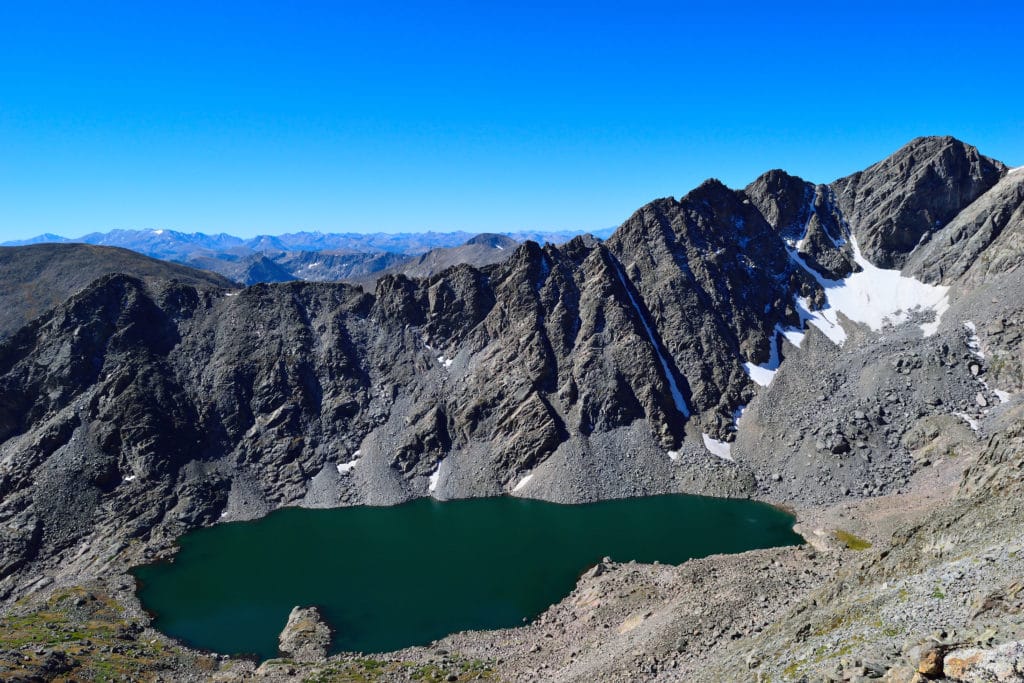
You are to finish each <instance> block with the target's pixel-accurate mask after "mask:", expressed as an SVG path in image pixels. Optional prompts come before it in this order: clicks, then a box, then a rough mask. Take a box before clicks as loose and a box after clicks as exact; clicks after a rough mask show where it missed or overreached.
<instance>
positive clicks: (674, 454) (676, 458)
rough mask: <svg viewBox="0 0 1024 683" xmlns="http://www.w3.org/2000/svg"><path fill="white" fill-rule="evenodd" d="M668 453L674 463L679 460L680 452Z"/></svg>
mask: <svg viewBox="0 0 1024 683" xmlns="http://www.w3.org/2000/svg"><path fill="white" fill-rule="evenodd" d="M667 453H668V459H669V460H671V461H672V462H675V461H676V460H678V459H679V451H667Z"/></svg>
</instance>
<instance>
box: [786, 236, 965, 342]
mask: <svg viewBox="0 0 1024 683" xmlns="http://www.w3.org/2000/svg"><path fill="white" fill-rule="evenodd" d="M850 246H851V247H852V248H853V259H854V261H856V263H857V265H859V266H860V267H861V271H860V272H859V273H851V274H850V276H849V277H847V278H846V279H845V280H830V279H828V278H826V277H823V276H822V275H821V274H820V273H818V272H817V271H816V270H814V269H813V268H811V267H810V266H808V265H807V263H806V262H805V261H804V260H803V258H802V257H801V256H800V255H799V253H797V251H796V250H792V251H790V253H791V254H792V256H793V259H794V260H795V261H796V262H797V263H799V264H800V266H801V267H802V268H803V269H804V270H806V271H807V272H808V273H809V274H810V275H811V276H812V277H813V278H814V279H815V280H817V281H818V284H820V285H821V286H822V288H823V289H824V290H825V296H826V298H827V299H828V306H827V307H826V308H824V309H822V310H821V311H813V312H810V313H811V314H812V315H813V317H812V318H810V320H809V322H810V323H811V324H812V325H814V326H815V327H817V328H818V329H820V330H821V331H822V332H824V333H825V334H826V335H828V336H829V339H832V341H834V342H836V343H837V344H840V345H842V343H843V341H845V340H846V333H845V331H843V333H842V341H837V340H838V339H839V334H838V333H837V331H836V329H835V328H836V327H837V326H839V327H840V329H841V326H840V325H839V323H838V319H835V318H834V317H833V316H830V315H828V313H829V311H830V310H831V311H834V312H836V313H842V314H843V315H845V316H846V317H847V318H849V319H850V320H852V321H853V322H857V323H862V324H864V325H867V326H868V327H870V328H871V329H872V330H874V331H875V332H881V331H882V327H883V326H884V325H885V324H886V323H890V324H893V325H898V324H900V323H902V322H906V320H907V319H908V317H909V314H910V312H912V311H915V310H931V311H934V312H935V320H934V321H932V322H929V323H922V325H921V331H922V332H923V333H924V336H926V337H930V336H931V335H933V334H935V333H936V332H937V331H938V329H939V321H940V320H941V319H942V314H943V313H945V312H946V310H947V309H949V287H946V286H944V285H929V284H926V283H924V282H921V281H920V280H915V279H914V278H912V277H905V276H904V275H903V274H902V273H900V271H898V270H889V269H887V268H879V267H878V266H876V265H873V264H872V263H871V262H870V261H868V260H867V259H866V258H864V255H863V254H861V251H860V247H858V246H857V240H856V239H854V238H852V237H851V238H850ZM821 318H824V319H825V320H824V322H823V321H822V320H821Z"/></svg>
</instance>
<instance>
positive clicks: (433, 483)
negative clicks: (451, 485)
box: [427, 460, 444, 493]
mask: <svg viewBox="0 0 1024 683" xmlns="http://www.w3.org/2000/svg"><path fill="white" fill-rule="evenodd" d="M442 462H444V461H443V460H442V461H440V462H438V463H437V469H436V470H434V473H433V474H431V475H430V484H429V485H428V486H427V491H430V492H431V493H433V492H434V491H436V490H437V483H438V482H439V481H441V463H442Z"/></svg>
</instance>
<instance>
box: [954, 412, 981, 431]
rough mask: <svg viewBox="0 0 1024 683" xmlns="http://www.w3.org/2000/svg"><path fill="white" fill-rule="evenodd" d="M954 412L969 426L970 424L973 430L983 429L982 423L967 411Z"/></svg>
mask: <svg viewBox="0 0 1024 683" xmlns="http://www.w3.org/2000/svg"><path fill="white" fill-rule="evenodd" d="M953 414H954V415H956V416H957V417H959V418H960V419H961V420H963V421H964V422H966V423H967V426H969V427H970V428H971V429H972V430H973V431H975V432H976V431H978V430H979V429H981V424H980V423H979V422H978V421H977V420H975V419H974V418H973V417H971V416H970V415H968V414H967V413H953Z"/></svg>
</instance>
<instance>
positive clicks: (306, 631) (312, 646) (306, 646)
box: [278, 607, 331, 662]
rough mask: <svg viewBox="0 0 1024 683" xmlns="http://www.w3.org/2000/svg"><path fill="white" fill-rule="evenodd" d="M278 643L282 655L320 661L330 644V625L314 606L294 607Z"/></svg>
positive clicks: (298, 660) (304, 660) (295, 658)
mask: <svg viewBox="0 0 1024 683" xmlns="http://www.w3.org/2000/svg"><path fill="white" fill-rule="evenodd" d="M278 643H279V646H278V647H279V649H280V651H281V654H282V655H283V656H284V657H287V658H289V659H292V660H294V661H296V662H320V661H323V660H324V659H325V658H326V657H327V649H328V648H329V647H330V645H331V627H330V626H328V625H327V622H325V621H324V619H323V616H321V614H320V610H318V609H317V608H316V607H295V608H293V609H292V611H291V613H290V614H289V615H288V623H287V624H285V627H284V630H282V631H281V636H280V638H279V639H278Z"/></svg>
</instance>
